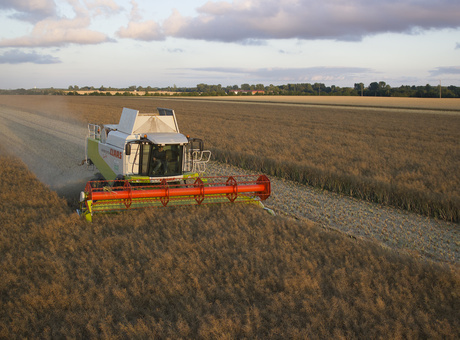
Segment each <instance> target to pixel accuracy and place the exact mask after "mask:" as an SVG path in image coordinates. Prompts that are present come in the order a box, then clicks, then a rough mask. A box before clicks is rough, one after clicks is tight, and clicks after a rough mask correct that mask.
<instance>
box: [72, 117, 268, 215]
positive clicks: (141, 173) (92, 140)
mask: <svg viewBox="0 0 460 340" xmlns="http://www.w3.org/2000/svg"><path fill="white" fill-rule="evenodd" d="M210 158H211V152H210V151H209V150H204V149H203V141H202V140H201V139H197V138H190V137H189V136H184V135H183V134H181V133H180V132H179V127H178V125H177V121H176V115H175V113H174V111H173V110H171V109H163V108H158V113H139V111H136V110H133V109H128V108H123V111H122V114H121V118H120V122H119V124H110V125H96V124H88V136H87V139H86V158H85V160H84V163H86V164H87V165H88V166H89V167H91V168H92V169H94V167H96V168H97V170H98V171H99V172H100V174H98V177H97V178H95V179H94V180H91V181H89V182H88V183H87V184H86V187H85V190H84V191H82V192H81V194H80V209H78V213H79V214H80V215H81V216H84V217H85V218H86V219H87V220H88V221H92V217H93V215H94V214H98V213H111V212H115V211H119V210H126V209H137V208H147V207H155V206H170V205H184V204H205V203H225V202H232V203H233V202H255V203H258V204H260V205H262V203H261V201H263V200H265V199H267V198H268V197H269V196H270V180H269V179H268V178H267V176H265V175H259V176H230V177H202V175H203V173H204V172H205V170H206V163H208V162H209V160H210Z"/></svg>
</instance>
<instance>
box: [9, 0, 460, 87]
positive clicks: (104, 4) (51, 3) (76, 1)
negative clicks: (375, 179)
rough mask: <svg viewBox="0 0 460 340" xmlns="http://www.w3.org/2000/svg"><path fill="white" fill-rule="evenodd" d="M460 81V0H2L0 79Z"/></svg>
mask: <svg viewBox="0 0 460 340" xmlns="http://www.w3.org/2000/svg"><path fill="white" fill-rule="evenodd" d="M373 81H385V82H386V83H387V84H389V85H391V86H393V87H396V86H400V85H425V84H431V85H438V84H439V82H440V81H441V82H442V85H446V86H447V85H455V86H460V1H458V0H436V1H432V0H322V1H318V0H276V1H275V0H233V1H231V0H225V1H224V0H222V1H209V0H170V1H164V0H162V1H158V0H131V1H122V0H0V88H2V89H14V88H33V87H38V88H44V87H55V88H67V87H68V86H69V85H78V86H80V87H82V86H87V85H88V86H95V87H99V86H113V87H128V86H132V85H136V86H160V87H164V86H174V85H176V86H178V87H181V86H187V87H192V86H195V85H196V84H199V83H206V84H221V85H222V86H227V85H241V84H243V83H249V84H264V85H270V84H273V85H281V84H287V83H316V82H320V83H325V84H326V85H337V86H350V87H351V86H353V84H354V83H359V82H363V83H364V84H365V85H368V84H369V83H370V82H373Z"/></svg>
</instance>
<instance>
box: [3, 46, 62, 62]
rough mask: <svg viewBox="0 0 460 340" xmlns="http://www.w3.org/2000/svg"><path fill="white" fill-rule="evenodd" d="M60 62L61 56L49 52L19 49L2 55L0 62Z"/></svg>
mask: <svg viewBox="0 0 460 340" xmlns="http://www.w3.org/2000/svg"><path fill="white" fill-rule="evenodd" d="M60 62H61V61H60V60H59V58H56V57H53V56H52V55H49V54H45V55H43V54H38V53H36V52H30V53H27V52H23V51H19V50H17V49H15V50H12V51H7V52H5V53H4V54H3V55H0V64H23V63H33V64H58V63H60Z"/></svg>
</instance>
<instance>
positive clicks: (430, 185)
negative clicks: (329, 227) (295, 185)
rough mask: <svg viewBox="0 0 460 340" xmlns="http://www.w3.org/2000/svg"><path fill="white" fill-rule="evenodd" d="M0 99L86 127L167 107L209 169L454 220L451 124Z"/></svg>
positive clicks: (457, 179) (384, 113)
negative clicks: (126, 112)
mask: <svg viewBox="0 0 460 340" xmlns="http://www.w3.org/2000/svg"><path fill="white" fill-rule="evenodd" d="M2 97H4V98H0V101H2V102H4V103H5V104H6V105H12V106H16V107H19V108H21V107H22V108H27V109H30V108H31V107H34V108H35V110H37V111H40V112H42V113H44V114H48V115H55V116H58V117H61V118H62V117H72V118H73V119H79V120H81V121H83V122H94V123H116V122H118V120H119V117H120V114H121V108H122V107H130V108H135V109H139V110H140V111H141V112H152V111H155V110H156V107H169V108H172V109H174V110H175V111H176V114H177V116H178V120H179V126H180V128H181V132H183V133H185V134H188V135H191V136H194V137H199V138H203V139H204V140H205V141H206V143H207V146H208V147H209V148H210V149H211V150H212V151H213V154H214V157H215V159H217V160H219V161H222V162H228V163H230V164H234V165H237V166H240V167H243V168H248V169H253V170H256V171H262V172H266V173H267V174H269V175H276V176H279V177H283V178H287V179H292V180H295V181H298V182H301V183H305V184H309V185H313V186H316V187H320V188H323V189H328V190H332V191H335V192H339V193H343V194H346V195H350V196H353V197H356V198H359V199H366V200H369V201H373V202H378V203H382V204H386V205H391V206H396V207H399V208H403V209H407V210H410V211H414V212H417V213H420V214H424V215H428V216H434V217H437V218H441V219H445V220H448V221H458V220H459V211H460V172H459V171H458V169H459V168H460V147H459V140H460V115H456V114H442V113H440V112H438V113H436V114H430V113H423V114H422V113H420V112H419V111H417V110H409V109H407V110H404V109H400V110H386V109H376V108H373V109H371V108H369V109H365V108H362V107H361V108H360V109H359V110H358V109H355V108H353V107H336V106H328V107H323V106H304V105H285V104H277V103H271V104H266V103H265V104H253V103H241V102H228V101H226V102H216V101H215V100H214V99H213V100H212V101H204V100H187V99H181V98H161V99H157V98H143V97H139V98H136V97H135V98H130V97H128V98H115V97H108V98H107V97H103V98H101V97H62V96H53V97H49V96H48V97H46V96H37V97H34V96H16V97H14V96H2ZM280 98H282V97H280ZM301 99H304V98H303V97H302V98H301ZM327 99H328V100H329V102H330V101H333V100H339V99H340V100H342V102H344V101H347V100H348V99H347V98H344V97H342V98H339V99H335V98H334V97H328V98H327ZM361 99H363V100H366V101H368V102H370V101H372V100H373V99H375V98H367V97H366V98H353V100H354V101H356V100H361ZM377 99H382V100H385V101H386V102H387V103H388V102H389V100H390V99H393V102H394V103H396V104H393V105H395V106H401V105H402V104H401V103H402V101H401V100H403V101H404V102H405V103H408V102H409V100H410V103H411V105H412V106H413V107H425V108H426V107H431V108H435V103H438V104H439V103H444V102H446V103H453V102H454V100H452V101H448V100H447V99H446V100H443V101H439V102H436V100H435V99H430V100H420V102H419V101H418V100H416V99H414V98H377ZM377 99H375V100H377ZM315 100H319V99H318V98H315ZM321 100H326V99H322V98H321ZM350 100H351V99H350ZM397 102H398V103H399V104H398V103H397ZM417 103H419V104H417ZM374 105H377V104H376V102H375V101H374ZM387 105H389V104H387ZM404 105H408V104H404ZM446 105H447V104H446ZM449 105H450V104H449ZM436 108H438V109H439V108H440V107H439V106H436Z"/></svg>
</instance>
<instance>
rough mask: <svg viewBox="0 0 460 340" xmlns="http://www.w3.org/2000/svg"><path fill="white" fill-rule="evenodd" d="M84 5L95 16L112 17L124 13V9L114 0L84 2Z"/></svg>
mask: <svg viewBox="0 0 460 340" xmlns="http://www.w3.org/2000/svg"><path fill="white" fill-rule="evenodd" d="M84 3H85V5H86V8H88V10H90V11H92V12H93V13H94V15H104V16H110V15H112V14H116V13H119V12H120V11H122V8H121V7H120V6H119V5H118V4H117V3H116V2H115V1H113V0H84Z"/></svg>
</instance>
